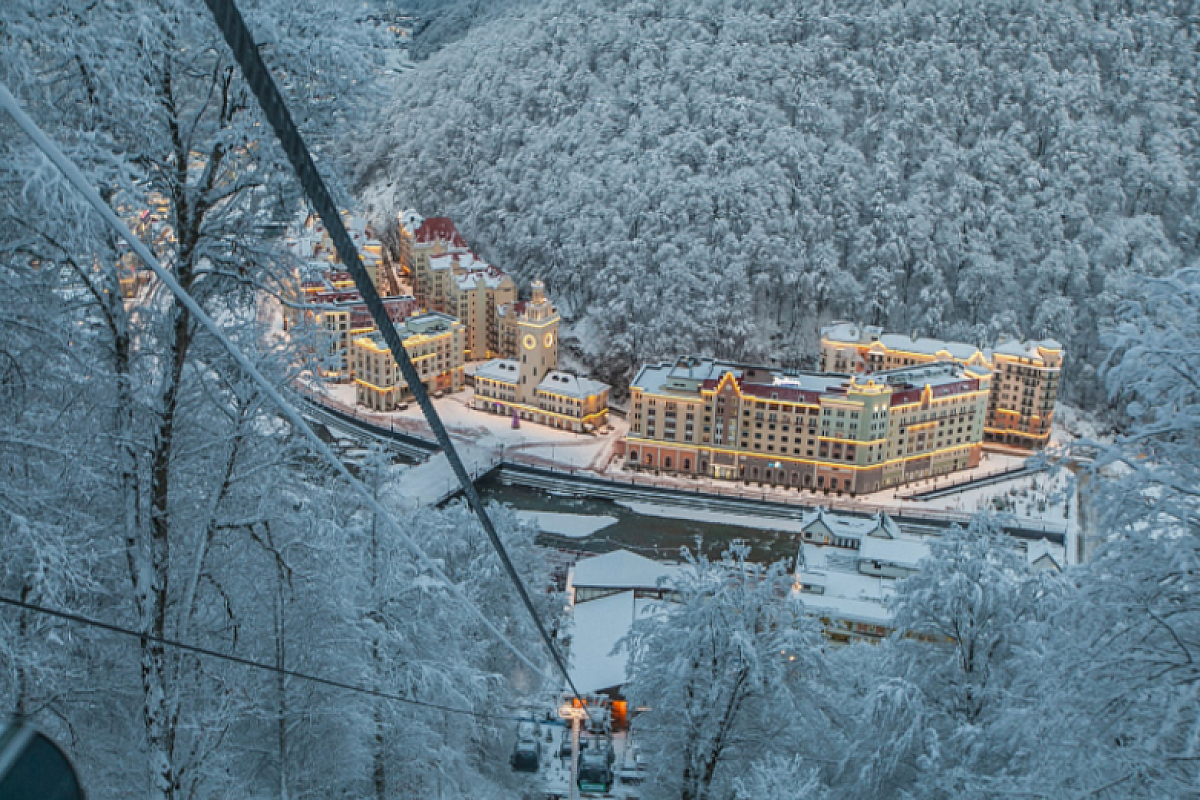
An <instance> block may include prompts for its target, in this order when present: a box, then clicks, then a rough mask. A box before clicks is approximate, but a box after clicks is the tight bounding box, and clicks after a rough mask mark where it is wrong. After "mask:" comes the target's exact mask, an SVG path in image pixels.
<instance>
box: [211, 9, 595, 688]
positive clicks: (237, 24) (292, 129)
mask: <svg viewBox="0 0 1200 800" xmlns="http://www.w3.org/2000/svg"><path fill="white" fill-rule="evenodd" d="M204 1H205V4H206V5H207V6H208V9H209V11H211V12H212V15H213V19H214V20H215V21H216V23H217V27H219V28H220V29H221V33H222V34H223V35H224V36H225V41H226V42H227V43H228V44H229V48H230V49H231V50H232V51H233V55H234V58H235V59H236V60H237V62H238V64H239V65H240V66H241V68H242V74H243V75H244V76H245V78H246V82H247V83H248V84H249V86H250V89H251V91H253V92H254V96H255V98H257V100H258V105H259V107H260V108H262V110H263V113H264V114H266V117H267V120H268V122H269V123H270V124H271V127H272V129H274V131H275V135H276V137H278V139H279V143H280V144H281V145H282V146H283V150H284V152H285V153H286V154H287V157H288V160H289V161H290V162H291V165H292V170H293V171H294V172H295V173H296V177H297V178H299V180H300V185H301V186H302V187H303V189H304V193H305V194H306V195H307V196H308V199H309V202H310V203H312V205H313V208H314V209H315V210H316V212H317V214H318V216H320V217H321V220H322V221H323V222H324V223H325V229H326V230H327V231H328V232H329V235H330V237H331V238H332V239H333V244H334V246H335V247H336V248H337V252H338V256H339V258H340V259H341V261H342V263H343V264H344V265H345V266H346V267H347V269H348V271H349V272H350V275H351V277H353V278H354V284H355V286H356V287H357V288H358V291H359V294H361V295H362V298H363V301H364V302H365V303H366V306H367V310H369V311H370V312H371V318H372V319H373V320H374V321H375V326H376V327H377V328H378V329H379V331H380V333H382V334H383V339H384V341H386V342H387V345H388V349H389V350H391V352H392V358H393V359H394V360H395V361H396V364H397V365H398V366H399V367H400V372H401V374H402V375H403V377H404V380H405V382H407V383H408V387H409V389H410V390H411V391H412V393H413V396H414V398H415V399H416V401H417V405H419V406H420V408H421V413H422V414H424V415H425V420H426V421H427V422H428V423H429V427H430V428H431V429H432V430H433V433H434V436H436V437H437V440H438V444H439V445H441V448H442V452H443V453H445V455H446V460H447V461H448V462H449V463H450V467H451V469H453V471H454V474H455V476H456V477H457V478H458V482H459V485H461V486H462V491H463V494H464V495H465V496H466V498H467V503H468V504H469V505H470V506H471V509H472V510H473V511H474V512H475V515H476V516H477V517H478V518H479V522H480V524H481V525H482V526H483V530H484V532H485V533H486V534H487V537H488V540H489V541H490V542H491V545H492V548H493V549H494V550H495V551H496V555H497V556H498V557H499V558H500V562H501V564H502V565H503V566H504V570H505V572H507V573H508V577H509V580H510V581H511V582H512V584H513V586H514V587H515V588H516V590H517V594H518V595H519V596H520V598H521V602H522V603H523V604H524V605H525V609H526V610H527V611H528V612H529V616H530V617H531V618H532V619H533V622H534V624H535V625H536V626H537V629H538V633H539V634H540V636H541V639H542V642H543V643H544V644H545V645H546V649H547V650H549V651H550V655H551V657H552V658H553V659H554V664H555V666H556V667H557V668H558V671H559V672H560V673H561V674H562V677H563V680H565V681H566V685H567V686H569V687H570V688H571V692H572V694H573V695H574V696H575V698H576V699H577V700H578V701H579V702H580V704H581V705H584V706H585V707H586V704H584V703H583V698H582V696H581V695H580V693H579V691H578V690H577V689H576V688H575V683H574V681H572V680H571V675H570V673H569V672H568V670H567V665H566V662H565V661H564V659H563V657H562V653H560V652H559V649H558V647H556V646H555V644H554V640H553V639H552V638H551V637H550V633H549V631H548V630H547V629H546V626H545V624H544V623H543V622H542V618H541V615H539V614H538V611H537V609H536V608H535V607H534V605H533V601H532V600H531V599H530V597H529V592H528V590H527V589H526V588H525V583H524V581H522V580H521V576H520V575H519V574H518V573H517V570H516V567H514V566H513V563H512V559H511V558H509V555H508V551H507V550H506V549H505V547H504V543H503V542H501V541H500V537H499V535H498V534H497V533H496V528H495V526H494V525H493V524H492V520H491V517H490V516H489V515H488V513H487V509H486V508H484V505H483V501H482V500H481V499H480V498H479V494H478V492H476V491H475V484H474V483H473V482H472V481H471V477H470V475H468V474H467V469H466V467H465V466H464V465H463V463H462V459H461V458H460V457H459V455H458V450H457V449H456V448H455V446H454V442H453V441H451V439H450V434H449V433H448V432H447V431H446V427H445V425H443V424H442V420H441V417H440V416H439V415H438V413H437V409H435V408H434V407H433V402H432V401H431V400H430V398H429V393H428V392H426V391H425V384H424V383H423V382H422V380H421V377H420V375H418V374H417V369H416V367H415V366H414V365H413V363H412V360H411V359H410V358H409V357H408V353H407V352H406V351H405V349H404V342H403V341H401V339H400V336H399V335H398V334H397V333H396V328H395V326H394V325H393V324H392V319H391V317H390V316H388V314H387V311H386V310H385V309H384V307H383V302H382V301H381V300H380V297H379V293H378V292H377V291H376V289H375V285H374V284H373V283H372V282H371V279H370V276H368V275H367V271H366V269H365V268H364V267H363V264H362V260H361V259H360V258H359V255H358V248H356V247H355V245H354V242H353V240H352V239H351V238H350V236H349V234H348V233H347V232H346V226H345V224H344V223H343V222H342V216H341V214H339V213H338V209H337V206H336V205H335V204H334V202H333V198H332V197H331V196H330V194H329V190H328V188H327V187H326V186H325V181H324V180H323V179H322V178H321V174H320V173H319V172H318V171H317V166H316V164H315V163H313V160H312V155H311V154H310V153H309V150H308V146H307V145H306V144H305V143H304V139H303V137H301V135H300V131H299V130H297V128H296V124H295V122H294V121H293V120H292V115H291V113H290V112H289V111H288V108H287V105H286V103H284V100H283V96H282V95H281V94H280V93H279V87H278V86H276V84H275V79H274V78H273V77H272V76H271V73H270V72H269V71H268V70H267V67H266V64H264V63H263V60H262V56H261V55H260V54H259V52H258V47H257V46H256V45H255V42H254V38H253V36H251V34H250V30H249V29H248V28H247V27H246V21H245V20H244V19H243V18H242V14H241V12H240V11H239V10H238V7H237V4H236V3H235V2H234V0H204Z"/></svg>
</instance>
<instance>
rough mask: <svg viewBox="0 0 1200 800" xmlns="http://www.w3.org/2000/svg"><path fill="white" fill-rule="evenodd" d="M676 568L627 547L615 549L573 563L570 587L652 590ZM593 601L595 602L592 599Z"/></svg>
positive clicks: (676, 567) (673, 572)
mask: <svg viewBox="0 0 1200 800" xmlns="http://www.w3.org/2000/svg"><path fill="white" fill-rule="evenodd" d="M678 571H679V567H678V566H676V565H673V564H660V563H659V562H657V561H652V560H650V559H649V558H646V557H645V556H639V555H638V554H637V553H631V552H629V551H628V550H614V551H613V552H611V553H605V554H604V555H602V556H594V557H592V558H585V559H582V560H581V561H579V563H577V564H576V565H575V570H574V573H573V577H572V579H571V585H572V586H589V587H596V588H606V589H655V588H658V580H659V578H663V579H667V580H669V579H670V578H672V577H673V576H674V575H675V574H676V573H677V572H678ZM593 602H594V601H593Z"/></svg>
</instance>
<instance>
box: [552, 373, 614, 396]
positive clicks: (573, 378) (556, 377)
mask: <svg viewBox="0 0 1200 800" xmlns="http://www.w3.org/2000/svg"><path fill="white" fill-rule="evenodd" d="M537 388H538V391H539V392H551V393H553V394H561V395H564V396H566V397H573V398H575V399H577V400H583V399H585V398H587V397H590V396H592V395H597V394H600V393H601V392H607V391H608V388H609V387H608V384H607V383H601V382H600V381H594V380H592V379H591V378H581V377H579V376H578V375H572V374H571V373H570V372H558V371H557V370H556V371H554V372H548V373H546V377H545V378H543V379H542V382H541V383H539V384H538V387H537Z"/></svg>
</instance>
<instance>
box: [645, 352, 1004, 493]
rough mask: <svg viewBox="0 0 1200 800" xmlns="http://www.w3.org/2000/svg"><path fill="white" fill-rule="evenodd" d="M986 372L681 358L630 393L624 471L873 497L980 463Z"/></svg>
mask: <svg viewBox="0 0 1200 800" xmlns="http://www.w3.org/2000/svg"><path fill="white" fill-rule="evenodd" d="M991 378H992V376H991V373H990V372H989V371H988V370H987V369H984V368H974V367H966V366H963V365H961V364H958V363H955V362H950V363H935V364H927V365H922V366H918V367H908V368H904V369H898V370H890V371H885V372H881V373H879V374H876V375H870V376H852V375H846V374H832V373H815V372H782V371H779V370H773V369H766V368H762V367H748V366H742V365H738V364H733V363H728V362H722V361H716V360H713V359H707V358H697V357H682V358H679V359H676V360H675V361H674V362H662V363H659V364H648V365H646V366H644V367H642V369H641V371H640V372H639V373H638V375H637V378H636V379H635V380H634V382H633V385H632V386H631V387H630V395H631V397H630V412H629V432H628V433H627V435H626V438H625V441H624V451H625V460H626V464H627V465H628V466H629V467H632V468H636V469H653V470H659V471H663V472H670V473H680V474H687V475H706V476H710V477H714V478H725V479H730V480H742V481H754V482H758V483H763V484H770V485H774V486H790V487H794V488H797V489H800V488H805V489H812V490H823V491H831V492H838V493H842V492H845V493H849V494H865V493H868V492H875V491H879V490H881V489H886V488H891V487H895V486H900V485H903V484H906V483H910V482H912V481H915V480H919V479H922V478H928V477H932V476H937V475H945V474H947V473H950V472H954V471H956V470H962V469H969V468H971V467H975V466H977V465H978V464H979V461H980V458H981V456H982V442H983V426H984V425H983V423H984V418H985V415H986V413H987V400H988V394H989V389H990V388H991Z"/></svg>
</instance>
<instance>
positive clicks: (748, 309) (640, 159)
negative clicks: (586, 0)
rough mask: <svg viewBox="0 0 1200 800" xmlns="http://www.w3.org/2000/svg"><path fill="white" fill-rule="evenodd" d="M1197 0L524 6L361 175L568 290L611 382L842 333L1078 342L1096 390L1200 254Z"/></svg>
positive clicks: (663, 0)
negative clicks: (840, 324)
mask: <svg viewBox="0 0 1200 800" xmlns="http://www.w3.org/2000/svg"><path fill="white" fill-rule="evenodd" d="M1174 8H1176V7H1175V6H1174V5H1171V4H1167V3H1155V2H1150V3H1124V4H1117V3H1111V4H1108V3H1088V2H1083V0H1079V1H1078V2H1069V3H1062V4H1029V3H1027V2H1024V1H1023V0H998V1H997V2H990V3H986V4H981V3H961V2H928V3H894V4H891V5H884V4H879V3H869V2H865V0H864V1H863V2H855V1H854V0H841V1H840V2H833V1H831V2H824V3H800V2H793V1H792V0H770V1H769V2H768V1H767V0H760V2H756V3H751V4H746V3H741V2H738V3H735V2H733V0H708V1H707V2H703V3H699V4H697V3H690V2H682V0H609V2H602V3H591V4H588V5H587V6H586V7H582V8H577V7H576V5H575V4H573V3H568V2H565V0H551V2H549V3H544V4H526V5H523V6H512V7H511V8H510V13H508V14H507V15H504V16H501V17H500V18H498V19H495V20H492V21H490V22H489V23H488V24H487V25H482V26H476V27H474V28H473V29H472V30H471V31H470V33H469V34H468V35H467V36H466V37H465V38H463V39H462V40H461V41H458V42H455V43H452V44H449V45H447V46H445V47H444V48H443V49H442V50H440V51H439V52H438V53H437V54H435V55H434V56H432V57H431V58H429V59H428V60H427V61H426V62H424V63H422V64H421V66H420V68H419V69H418V70H417V71H416V72H415V73H414V77H413V79H412V82H411V83H410V84H409V86H408V87H407V91H406V92H405V93H404V94H403V96H401V97H399V98H397V99H396V100H395V101H394V102H393V104H392V105H391V106H390V107H389V108H388V109H387V111H386V113H385V114H383V115H382V120H381V122H380V123H379V130H378V135H377V136H375V137H372V141H373V143H374V144H373V147H372V148H369V150H368V152H367V154H366V155H365V156H364V157H363V161H362V164H361V170H360V176H359V180H360V185H361V187H362V189H363V194H364V196H366V197H369V198H372V199H373V200H372V202H374V204H376V205H377V206H379V207H378V208H377V209H376V211H378V212H380V213H393V212H394V211H395V210H396V209H398V208H400V207H402V206H408V205H414V206H416V207H418V208H422V209H425V210H426V211H427V213H432V212H433V211H437V212H438V213H445V214H450V215H452V216H454V217H455V218H456V219H458V220H460V222H461V226H462V228H463V229H464V230H465V231H466V233H467V234H468V238H469V239H470V240H471V241H472V242H473V243H474V244H475V245H476V246H477V247H478V248H479V249H481V250H482V251H484V252H485V253H486V254H487V255H488V256H490V257H491V258H493V259H494V260H495V261H497V262H498V263H500V264H502V265H503V266H504V267H506V268H508V269H511V270H513V271H514V272H516V273H517V274H518V275H519V276H521V277H523V278H529V277H533V276H544V277H545V278H547V280H548V281H549V283H550V286H551V289H552V290H553V292H554V295H555V297H556V298H557V299H558V300H559V301H560V302H562V303H563V305H564V306H565V309H566V311H567V313H568V315H570V316H574V317H588V318H589V319H590V321H591V322H592V323H594V325H593V326H592V327H593V329H595V330H598V331H599V332H600V334H601V338H600V340H599V341H596V342H592V343H589V349H590V350H591V351H592V353H593V356H594V361H595V363H596V365H597V366H599V367H602V368H603V369H604V370H606V371H605V372H603V373H602V374H606V375H607V377H609V378H610V379H615V380H617V381H620V380H621V379H622V378H624V377H627V376H628V375H629V374H630V373H631V371H632V370H633V369H635V368H636V365H637V364H638V363H639V362H640V361H642V360H645V359H648V358H653V357H657V356H664V355H671V354H676V353H683V352H706V353H715V354H718V355H723V356H729V357H736V358H742V359H765V358H777V359H779V360H781V361H782V362H784V363H803V362H804V360H805V358H806V357H808V356H809V355H810V354H811V352H812V348H813V345H814V343H815V335H816V329H817V327H818V325H819V324H820V323H821V322H823V321H825V320H828V319H830V318H832V317H835V316H837V317H849V318H855V319H860V320H863V321H868V322H875V323H880V324H884V325H886V326H888V327H889V328H891V329H895V330H900V331H904V332H912V331H914V330H919V331H920V332H921V333H924V334H930V335H944V336H950V337H955V338H962V339H966V340H969V341H972V342H976V343H981V344H988V343H990V342H992V341H994V340H995V338H996V337H998V336H1000V335H1020V336H1055V337H1057V338H1059V339H1061V340H1063V341H1064V342H1065V343H1066V344H1067V346H1068V347H1069V348H1070V356H1071V360H1070V362H1069V370H1070V375H1069V379H1068V387H1067V391H1068V394H1069V396H1071V397H1072V398H1073V399H1076V400H1082V401H1087V400H1088V399H1089V397H1088V395H1089V394H1090V393H1091V392H1092V390H1093V389H1094V381H1093V380H1092V378H1091V375H1092V367H1094V365H1095V364H1096V363H1097V362H1098V361H1099V359H1100V357H1101V356H1100V348H1099V345H1098V334H1097V331H1098V329H1099V327H1100V325H1101V324H1102V322H1103V321H1104V320H1105V319H1106V317H1107V316H1108V315H1109V314H1110V313H1111V309H1112V307H1113V303H1114V301H1115V299H1116V298H1117V297H1118V296H1119V292H1120V287H1121V286H1122V281H1123V280H1125V279H1126V278H1127V277H1128V276H1130V275H1141V274H1163V273H1164V272H1166V271H1168V270H1170V269H1173V268H1176V267H1178V266H1179V265H1180V264H1181V263H1183V262H1184V261H1186V260H1187V259H1190V258H1194V257H1195V254H1196V251H1197V246H1198V242H1197V239H1198V234H1200V224H1198V218H1200V212H1198V211H1197V205H1196V192H1195V178H1196V174H1197V157H1196V135H1195V132H1194V131H1195V129H1196V127H1195V124H1196V122H1197V109H1196V105H1195V100H1194V97H1195V95H1194V91H1193V90H1194V87H1195V86H1196V72H1197V66H1196V64H1197V59H1196V57H1195V51H1196V41H1195V37H1196V34H1195V32H1194V30H1192V29H1190V28H1189V27H1188V24H1189V23H1188V21H1187V19H1188V18H1187V17H1186V16H1185V15H1184V12H1182V11H1180V12H1178V15H1176V14H1175V13H1174V12H1173V11H1172V9H1174Z"/></svg>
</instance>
